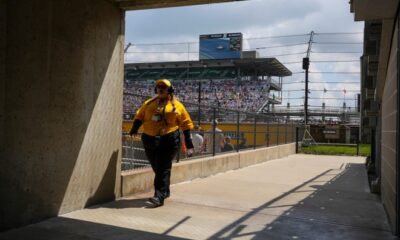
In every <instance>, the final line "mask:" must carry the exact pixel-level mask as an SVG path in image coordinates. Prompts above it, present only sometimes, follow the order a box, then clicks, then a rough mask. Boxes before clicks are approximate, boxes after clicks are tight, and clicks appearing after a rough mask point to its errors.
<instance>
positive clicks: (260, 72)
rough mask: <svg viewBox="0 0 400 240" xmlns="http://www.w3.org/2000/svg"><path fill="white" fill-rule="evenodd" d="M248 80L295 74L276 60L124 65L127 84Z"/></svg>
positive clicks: (258, 59)
mask: <svg viewBox="0 0 400 240" xmlns="http://www.w3.org/2000/svg"><path fill="white" fill-rule="evenodd" d="M239 71H240V75H241V76H243V77H245V76H254V75H255V74H257V76H277V77H286V76H291V75H292V72H291V71H290V70H289V69H287V68H286V67H285V66H284V65H283V64H282V63H281V62H279V61H278V60H277V59H276V58H257V59H236V60H202V61H181V62H158V63H128V64H125V76H126V79H128V80H139V81H140V80H154V79H159V78H168V79H174V80H179V79H227V78H236V77H237V76H238V74H239Z"/></svg>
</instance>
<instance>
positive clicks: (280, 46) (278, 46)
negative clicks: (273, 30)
mask: <svg viewBox="0 0 400 240" xmlns="http://www.w3.org/2000/svg"><path fill="white" fill-rule="evenodd" d="M306 44H308V43H295V44H286V45H276V46H267V47H256V48H250V49H249V50H262V49H270V48H282V47H294V46H301V45H306Z"/></svg>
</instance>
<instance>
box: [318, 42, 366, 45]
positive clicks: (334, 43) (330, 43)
mask: <svg viewBox="0 0 400 240" xmlns="http://www.w3.org/2000/svg"><path fill="white" fill-rule="evenodd" d="M313 43H314V44H326V45H340V44H364V43H362V42H313Z"/></svg>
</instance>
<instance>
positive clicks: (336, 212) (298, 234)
mask: <svg viewBox="0 0 400 240" xmlns="http://www.w3.org/2000/svg"><path fill="white" fill-rule="evenodd" d="M364 162H365V159H364V158H361V157H346V156H339V157H338V156H317V155H292V156H289V157H286V158H282V159H277V160H273V161H269V162H266V163H263V164H259V165H254V166H251V167H248V168H244V169H240V170H236V171H230V172H227V173H221V174H218V175H215V176H212V177H208V178H205V179H198V180H195V181H191V182H187V183H182V184H178V185H174V186H173V187H172V195H171V198H169V199H167V200H166V202H165V205H164V206H163V207H161V208H156V209H153V208H149V205H148V204H147V203H146V199H147V198H148V197H150V196H151V195H152V193H147V194H141V195H135V196H132V197H130V198H126V199H121V200H119V201H116V202H112V203H108V204H104V205H100V206H96V207H92V208H89V209H84V210H81V211H76V212H72V213H69V214H66V215H63V216H60V217H58V218H53V219H50V220H48V221H45V222H41V223H39V224H35V225H31V226H29V227H25V228H21V229H16V230H13V231H9V232H6V233H4V234H2V235H1V234H0V239H61V240H63V239H77V240H81V239H109V240H119V239H121V240H122V239H340V240H343V239H363V240H365V239H374V240H375V239H380V240H384V239H396V238H394V237H393V236H392V234H391V231H390V228H389V225H388V222H387V219H386V215H385V212H384V209H383V206H382V204H381V203H380V201H379V198H378V197H377V196H375V195H373V194H370V193H369V187H368V183H367V176H366V171H365V166H364Z"/></svg>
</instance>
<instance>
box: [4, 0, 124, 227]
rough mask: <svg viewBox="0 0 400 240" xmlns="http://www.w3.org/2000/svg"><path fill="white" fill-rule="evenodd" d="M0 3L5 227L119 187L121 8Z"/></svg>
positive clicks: (107, 196)
mask: <svg viewBox="0 0 400 240" xmlns="http://www.w3.org/2000/svg"><path fill="white" fill-rule="evenodd" d="M1 4H2V5H0V9H1V10H0V11H1V14H2V16H3V14H4V11H5V12H6V15H7V21H6V27H7V34H6V40H7V51H6V52H7V53H6V57H5V59H6V62H7V65H6V76H5V78H4V77H2V76H4V71H3V69H4V61H2V59H0V77H1V78H0V79H1V80H2V81H1V82H0V94H1V95H0V114H1V113H2V112H3V111H2V109H3V108H2V106H3V104H4V112H5V121H4V130H2V128H1V125H0V133H1V136H2V137H4V139H5V142H4V146H5V148H4V152H3V153H2V155H1V161H0V169H1V174H0V182H1V184H2V185H1V187H0V196H1V198H0V201H1V202H0V214H1V216H0V230H4V229H7V228H11V227H15V226H20V225H24V224H28V223H32V222H36V221H39V220H42V219H44V218H47V217H51V216H55V215H58V214H62V213H66V212H69V211H73V210H76V209H80V208H83V207H85V206H88V205H92V204H95V203H99V202H104V201H109V200H112V199H114V198H116V197H118V196H119V194H120V158H121V157H120V156H121V128H122V92H123V66H124V63H123V43H124V39H123V32H124V22H123V21H124V12H123V11H122V10H120V9H119V8H118V6H117V5H116V4H115V3H113V2H112V1H108V0H85V1H80V0H57V1H53V0H32V1H25V0H7V1H4V0H1ZM5 5H7V6H6V7H4V6H5ZM0 20H1V19H0ZM0 22H1V23H3V21H0ZM3 37H4V34H3V29H2V27H1V26H0V47H1V46H3V45H4V43H3V40H4V39H3ZM0 52H4V51H1V48H0ZM1 74H3V75H1ZM3 79H5V83H4V81H3ZM4 86H5V89H3V88H2V87H4ZM2 99H4V101H3V100H2Z"/></svg>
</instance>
